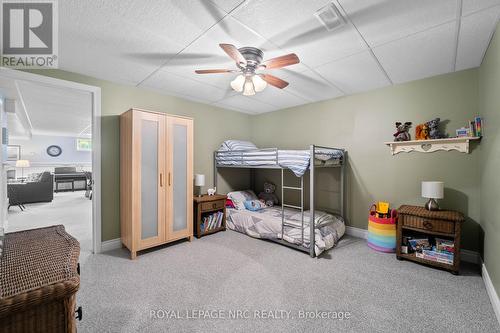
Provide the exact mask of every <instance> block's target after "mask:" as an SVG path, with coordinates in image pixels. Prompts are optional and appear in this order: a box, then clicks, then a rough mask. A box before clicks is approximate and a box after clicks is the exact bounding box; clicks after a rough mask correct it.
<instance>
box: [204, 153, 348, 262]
mask: <svg viewBox="0 0 500 333" xmlns="http://www.w3.org/2000/svg"><path fill="white" fill-rule="evenodd" d="M213 157H214V186H215V187H216V186H217V178H218V170H219V169H220V168H245V169H250V170H251V171H252V173H251V175H252V178H253V179H255V175H254V172H253V171H255V169H278V170H281V184H280V186H281V205H280V206H279V207H276V206H275V207H271V208H270V209H266V212H265V213H263V212H260V213H257V212H250V211H246V212H245V214H247V215H248V216H249V219H251V221H255V220H258V219H262V220H266V221H268V223H269V224H268V225H267V226H266V228H268V229H269V230H271V231H273V235H275V237H267V236H266V235H264V237H262V235H260V236H259V235H252V234H251V233H249V232H248V231H247V232H246V233H247V234H249V235H250V236H253V237H257V238H264V239H268V240H271V241H273V242H276V243H280V244H282V245H285V246H288V247H292V248H295V249H297V250H300V251H303V252H307V253H309V255H310V256H311V257H316V256H317V255H319V253H321V252H322V251H323V250H325V249H328V248H330V247H332V246H333V245H335V244H333V245H332V244H323V243H325V242H324V241H323V240H324V238H323V237H321V236H322V235H325V234H328V233H334V234H335V235H334V237H336V238H337V239H335V242H336V241H337V240H338V238H340V237H341V236H342V235H343V234H344V232H345V223H344V220H345V219H344V206H345V202H344V201H345V197H346V196H345V172H346V171H345V166H346V163H347V151H346V150H344V149H338V148H331V147H323V146H317V145H311V146H310V147H309V149H306V150H280V149H277V148H264V149H259V148H257V147H255V146H253V145H251V146H243V149H242V147H241V146H236V149H228V148H227V147H226V145H225V143H224V144H223V145H222V146H221V149H219V150H217V151H215V152H214V156H213ZM318 168H332V169H337V170H339V169H340V190H339V194H340V195H339V201H340V202H339V207H340V208H339V210H338V212H335V213H334V214H326V213H325V212H322V211H316V210H315V207H316V189H315V185H316V181H317V179H316V178H317V176H316V170H317V169H318ZM286 170H291V171H292V172H293V173H294V174H295V176H297V177H299V178H300V186H287V185H285V184H284V173H285V171H286ZM307 171H309V173H310V176H309V182H310V191H309V192H310V195H309V200H310V202H309V211H307V212H306V211H304V192H305V191H304V174H305V173H306V172H307ZM253 185H255V184H253ZM254 187H255V186H254ZM285 191H299V192H300V198H301V199H300V201H301V204H300V205H291V204H287V203H285V201H286V200H285ZM234 213H235V214H237V212H234ZM231 216H237V215H233V214H232V211H231V210H228V219H231ZM277 219H279V220H280V222H281V223H280V227H281V232H276V231H277V230H276V223H278V222H277ZM310 221H314V222H313V223H310ZM228 222H229V221H228ZM339 223H340V224H341V225H342V230H339V229H340V228H338V225H339ZM335 224H336V227H335V228H334V227H332V226H334V225H335ZM233 228H234V229H236V230H237V231H240V232H243V231H242V230H238V226H236V227H234V226H233ZM320 238H321V239H320ZM325 239H326V238H325ZM320 243H321V244H320ZM326 243H328V241H327V242H326ZM311 245H312V246H311ZM318 249H319V251H318Z"/></svg>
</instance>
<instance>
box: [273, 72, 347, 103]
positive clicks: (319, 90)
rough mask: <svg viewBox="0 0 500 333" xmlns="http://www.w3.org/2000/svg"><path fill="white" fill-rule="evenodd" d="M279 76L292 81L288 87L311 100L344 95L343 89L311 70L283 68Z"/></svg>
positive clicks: (296, 93)
mask: <svg viewBox="0 0 500 333" xmlns="http://www.w3.org/2000/svg"><path fill="white" fill-rule="evenodd" d="M279 77H280V78H282V79H284V80H286V81H288V82H289V83H290V85H289V86H288V87H287V88H286V89H288V90H289V91H290V92H291V93H293V94H295V95H298V96H301V97H302V98H304V99H307V100H308V101H310V102H316V101H321V100H325V99H330V98H336V97H339V96H342V95H343V93H342V91H340V90H339V89H337V88H336V87H334V86H332V85H331V84H329V83H328V82H327V81H326V80H325V79H323V78H322V77H321V76H320V75H318V74H317V73H315V72H314V71H311V70H308V71H305V72H300V73H299V72H295V71H290V70H286V69H285V70H282V72H281V74H280V75H279Z"/></svg>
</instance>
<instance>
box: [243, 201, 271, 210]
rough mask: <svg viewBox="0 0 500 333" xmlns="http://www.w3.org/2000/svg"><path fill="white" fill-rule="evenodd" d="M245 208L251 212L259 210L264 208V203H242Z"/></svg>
mask: <svg viewBox="0 0 500 333" xmlns="http://www.w3.org/2000/svg"><path fill="white" fill-rule="evenodd" d="M244 205H245V208H246V209H248V210H251V211H253V212H254V211H256V210H261V209H262V208H265V207H266V204H265V203H262V202H261V201H260V200H247V201H245V202H244Z"/></svg>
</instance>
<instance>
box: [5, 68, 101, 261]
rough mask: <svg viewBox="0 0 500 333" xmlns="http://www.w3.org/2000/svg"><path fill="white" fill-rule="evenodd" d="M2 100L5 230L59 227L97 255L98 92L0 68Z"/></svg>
mask: <svg viewBox="0 0 500 333" xmlns="http://www.w3.org/2000/svg"><path fill="white" fill-rule="evenodd" d="M0 98H1V99H2V127H3V128H6V129H5V130H4V131H3V132H4V133H7V135H4V137H5V138H3V139H4V140H3V141H2V156H1V157H0V158H1V159H2V161H1V162H2V163H1V170H0V171H1V175H2V182H1V183H0V184H1V186H2V193H4V194H3V196H5V195H7V196H9V199H8V202H6V201H3V202H5V204H4V205H2V214H0V219H1V221H0V222H1V225H2V226H4V230H5V231H6V232H11V231H18V230H23V229H31V228H36V227H43V226H47V225H54V224H63V225H65V227H66V230H67V231H68V233H70V234H72V235H73V236H74V237H75V238H77V239H78V240H79V241H80V244H81V249H82V252H88V253H99V252H100V250H101V189H100V184H101V182H100V176H101V149H100V148H101V135H100V133H101V123H100V115H101V91H100V88H99V87H95V86H89V85H85V84H80V83H75V82H71V81H65V80H60V79H55V78H51V77H46V76H42V75H37V74H32V73H26V72H20V71H16V70H11V69H6V68H1V69H0ZM0 199H2V198H0ZM9 206H10V207H9ZM14 223H15V224H14Z"/></svg>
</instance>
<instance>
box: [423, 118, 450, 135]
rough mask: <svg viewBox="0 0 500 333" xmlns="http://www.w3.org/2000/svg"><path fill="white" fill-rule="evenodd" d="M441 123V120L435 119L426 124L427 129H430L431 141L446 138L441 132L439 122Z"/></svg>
mask: <svg viewBox="0 0 500 333" xmlns="http://www.w3.org/2000/svg"><path fill="white" fill-rule="evenodd" d="M440 121H441V119H440V118H434V119H432V120H430V121H428V122H426V123H425V125H427V127H428V128H429V137H430V138H431V139H443V138H445V135H443V134H442V133H441V132H440V131H439V122H440Z"/></svg>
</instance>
